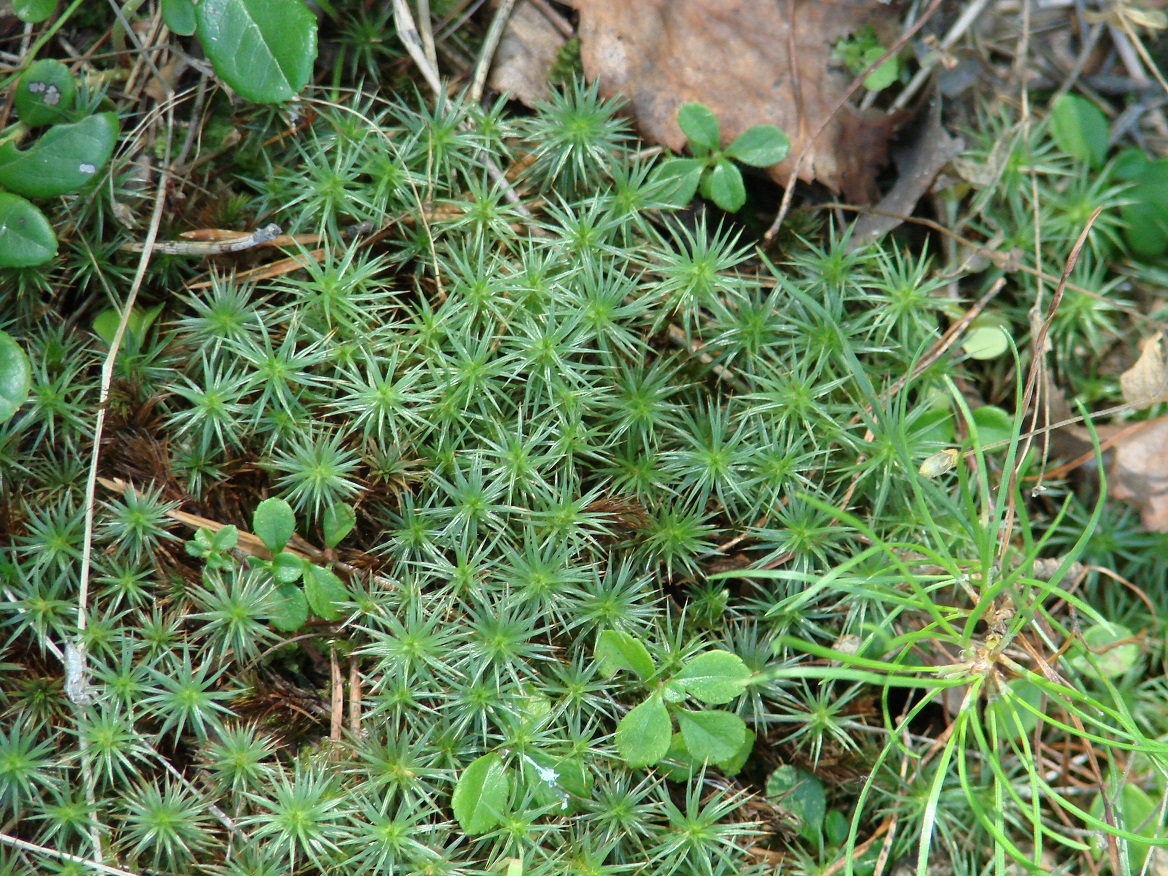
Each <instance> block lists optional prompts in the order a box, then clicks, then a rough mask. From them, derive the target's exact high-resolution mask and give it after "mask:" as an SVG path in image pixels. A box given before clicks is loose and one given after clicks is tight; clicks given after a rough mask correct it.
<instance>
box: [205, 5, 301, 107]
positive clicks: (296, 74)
mask: <svg viewBox="0 0 1168 876" xmlns="http://www.w3.org/2000/svg"><path fill="white" fill-rule="evenodd" d="M195 14H196V18H197V28H196V29H197V32H198V35H199V42H201V43H202V44H203V51H205V52H206V53H207V57H208V58H210V59H211V64H212V66H214V68H215V72H216V73H217V74H218V75H219V76H220V77H221V78H222V79H223V81H224V82H226V83H227V84H228V85H230V86H231V87H232V88H233V89H234V90H235V91H236V92H238V93H239V95H240V96H241V97H245V98H247V99H248V100H253V101H255V102H256V103H278V102H280V101H282V100H291V99H292V98H293V97H295V96H296V95H297V94H299V93H300V90H301V89H302V88H304V86H305V85H307V84H308V80H309V78H310V77H311V76H312V63H313V61H314V60H316V18H315V17H314V16H313V14H312V12H311V11H310V10H309V9H308V7H307V6H306V5H305V4H304V3H302V2H301V0H202V2H201V3H199V5H198V6H197V7H196V8H195Z"/></svg>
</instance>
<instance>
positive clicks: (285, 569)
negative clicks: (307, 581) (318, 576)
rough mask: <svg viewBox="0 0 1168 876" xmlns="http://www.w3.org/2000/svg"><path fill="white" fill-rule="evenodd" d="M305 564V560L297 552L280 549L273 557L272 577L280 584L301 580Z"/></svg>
mask: <svg viewBox="0 0 1168 876" xmlns="http://www.w3.org/2000/svg"><path fill="white" fill-rule="evenodd" d="M305 565H306V563H305V562H304V560H302V559H301V558H300V557H298V556H296V554H291V553H288V551H280V552H279V553H278V554H276V555H275V556H274V557H272V567H271V568H272V577H273V578H275V579H276V583H278V584H291V583H292V582H293V581H299V580H300V576H301V575H302V574H303V573H304V566H305Z"/></svg>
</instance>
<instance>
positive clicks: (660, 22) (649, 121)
mask: <svg viewBox="0 0 1168 876" xmlns="http://www.w3.org/2000/svg"><path fill="white" fill-rule="evenodd" d="M570 2H571V4H572V5H573V6H574V7H575V8H576V9H577V10H578V12H579V15H580V23H579V27H578V31H579V36H580V52H581V57H582V60H583V63H584V73H585V75H586V76H587V78H588V79H589V80H596V81H598V82H599V85H600V92H601V94H603V95H606V96H607V95H612V94H621V95H623V96H624V97H625V98H627V99H628V100H629V102H630V107H631V111H632V113H633V115H634V116H635V118H636V122H637V124H638V126H639V128H640V130H641V133H642V135H643V136H645V137H646V138H647V139H650V140H653V141H656V142H658V143H661V144H663V145H665V146H667V147H668V148H670V149H672V150H673V151H675V152H680V151H681V150H682V149H683V147H684V146H685V142H686V139H685V136H684V135H683V134H682V133H681V129H680V128H679V127H678V126H677V110H678V108H679V107H680V106H681V105H682V104H684V103H689V102H694V101H696V102H699V103H703V104H705V105H706V106H707V107H709V108H710V109H711V110H713V112H714V114H715V115H716V116H717V118H718V122H719V124H720V127H721V137H722V142H723V144H728V143H729V142H730V141H731V140H733V139H734V138H735V137H737V136H738V135H739V134H741V133H742V132H743V131H745V130H746V129H747V128H749V127H752V126H753V125H758V124H763V123H770V124H774V125H777V126H778V127H779V128H781V129H782V130H783V131H784V132H785V133H786V134H787V136H788V137H789V138H790V140H791V153H790V157H788V158H787V159H786V160H785V161H783V162H781V163H780V164H777V165H775V166H774V167H772V168H770V169H769V170H768V174H769V175H770V177H771V178H772V179H774V180H775V181H776V182H779V183H780V184H783V183H785V181H786V178H787V176H788V175H789V174H790V172H791V170H792V168H793V167H794V156H797V155H799V153H800V152H801V151H802V149H803V147H804V145H805V144H806V142H807V140H808V139H809V138H810V137H811V136H812V135H813V134H814V133H815V131H816V130H817V129H818V128H819V127H820V125H821V124H822V123H823V121H824V119H825V118H827V117H828V116H829V115H830V113H831V112H832V110H833V109H834V108H835V106H836V104H837V103H838V101H839V99H840V97H841V96H842V95H843V93H844V92H845V91H846V90H847V88H848V86H849V85H850V84H851V81H852V78H853V77H852V75H851V74H850V73H848V72H847V71H846V70H844V69H843V67H842V65H841V64H840V63H839V61H838V59H837V58H836V57H835V56H834V54H833V48H832V47H833V45H834V43H835V42H836V41H837V40H838V39H840V38H841V37H845V36H847V35H848V34H851V33H854V32H855V31H857V30H859V29H860V28H863V27H865V26H872V27H874V28H875V30H876V32H877V33H878V34H881V35H884V36H885V37H886V38H887V36H888V35H889V34H890V29H891V28H894V27H895V25H896V21H897V12H898V10H897V9H896V7H895V4H888V5H885V4H878V3H870V2H865V0H815V2H810V0H783V2H778V3H776V2H774V0H642V2H638V3H612V2H610V0H570ZM892 127H893V122H892V119H891V118H890V117H889V116H887V115H886V114H885V113H883V112H881V111H879V110H864V109H860V108H858V107H856V106H853V105H851V104H845V105H844V106H843V108H842V109H841V110H840V111H839V112H838V113H836V115H835V117H834V118H833V119H832V120H831V122H830V123H829V124H828V126H827V128H826V130H825V131H824V132H823V133H822V134H821V135H820V136H819V138H818V139H817V140H816V141H815V143H814V144H813V146H812V149H811V151H810V153H809V154H808V157H807V158H806V159H805V160H804V162H803V164H802V166H801V168H800V174H799V175H800V178H801V179H803V180H804V181H805V182H811V181H813V180H817V181H819V182H820V183H822V184H823V185H825V186H827V187H828V188H829V189H831V190H832V191H833V192H842V193H843V194H844V196H845V197H846V198H848V199H849V200H851V201H854V202H859V203H871V202H872V201H874V200H876V198H877V197H878V195H879V192H878V190H877V187H876V174H877V173H878V172H879V170H880V168H881V167H882V166H883V165H884V164H885V162H886V160H887V141H888V138H889V136H890V135H891V133H892Z"/></svg>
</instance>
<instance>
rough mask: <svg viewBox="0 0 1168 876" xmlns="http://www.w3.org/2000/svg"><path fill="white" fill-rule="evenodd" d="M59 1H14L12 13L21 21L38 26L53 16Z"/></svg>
mask: <svg viewBox="0 0 1168 876" xmlns="http://www.w3.org/2000/svg"><path fill="white" fill-rule="evenodd" d="M56 8H57V0H12V11H13V12H15V13H16V17H17V18H19V19H20V20H21V21H26V22H28V23H29V24H37V23H39V22H42V21H44V20H45V19H46V18H48V17H49V16H50V15H52V14H53V10H54V9H56Z"/></svg>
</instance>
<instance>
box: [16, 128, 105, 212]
mask: <svg viewBox="0 0 1168 876" xmlns="http://www.w3.org/2000/svg"><path fill="white" fill-rule="evenodd" d="M117 140H118V117H117V116H115V115H114V114H113V113H97V114H95V115H92V116H86V117H85V118H84V119H82V120H81V121H79V122H73V123H72V124H68V125H54V126H53V127H51V128H49V129H48V130H47V131H45V133H44V134H42V135H41V137H40V139H38V140H37V141H36V142H35V143H33V144H32V145H31V146H29V147H28V148H27V149H17V148H16V144H15V143H13V142H11V141H9V142H7V143H5V144H3V145H2V146H0V186H3V187H4V188H6V189H8V190H9V191H13V192H16V194H18V195H24V196H25V197H27V198H52V197H55V196H57V195H63V194H66V193H67V192H72V191H76V190H77V189H79V188H81V187H82V186H84V185H85V184H86V183H87V182H89V181H90V180H91V179H93V178H94V177H95V176H97V173H98V171H100V170H101V169H102V168H103V167H105V164H106V162H107V161H109V158H110V155H112V154H113V151H114V144H115V143H117Z"/></svg>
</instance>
